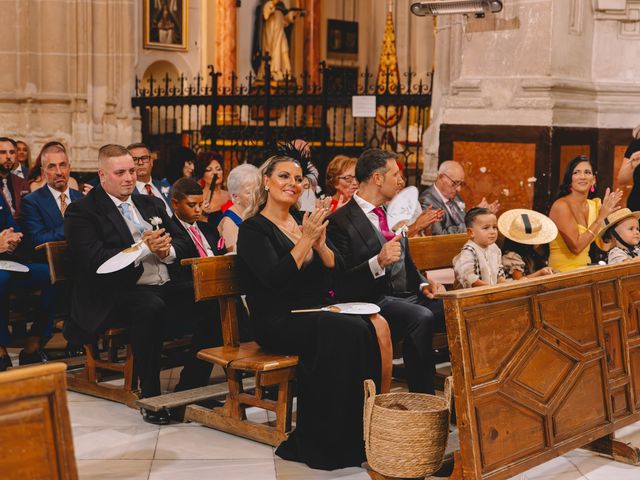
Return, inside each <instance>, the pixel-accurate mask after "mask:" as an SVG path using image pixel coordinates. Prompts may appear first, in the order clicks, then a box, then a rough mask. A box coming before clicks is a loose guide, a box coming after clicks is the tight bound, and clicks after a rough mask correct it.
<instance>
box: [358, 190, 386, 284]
mask: <svg viewBox="0 0 640 480" xmlns="http://www.w3.org/2000/svg"><path fill="white" fill-rule="evenodd" d="M353 199H354V200H355V201H356V203H357V204H358V206H359V207H360V208H361V209H362V211H363V212H364V214H365V215H366V216H367V218H368V219H369V221H370V222H371V224H372V225H373V228H375V229H376V230H377V231H380V220H379V219H378V216H377V215H376V214H375V213H373V209H374V208H376V206H375V205H373V204H372V203H369V202H367V201H366V200H365V199H364V198H361V197H359V196H358V194H357V193H354V194H353ZM369 270H371V274H372V275H373V278H379V277H383V276H384V275H385V273H386V272H385V270H384V268H382V267H381V266H380V263H379V262H378V255H375V256H373V257H371V258H370V259H369Z"/></svg>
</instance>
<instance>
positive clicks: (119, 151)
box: [98, 143, 131, 166]
mask: <svg viewBox="0 0 640 480" xmlns="http://www.w3.org/2000/svg"><path fill="white" fill-rule="evenodd" d="M125 155H129V156H131V154H130V153H129V150H127V149H126V148H124V147H123V146H122V145H116V144H114V143H109V144H107V145H103V146H102V147H100V151H99V152H98V165H100V166H102V165H103V163H104V162H106V161H107V160H109V159H110V158H116V157H124V156H125Z"/></svg>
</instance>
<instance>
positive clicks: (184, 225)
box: [176, 215, 200, 231]
mask: <svg viewBox="0 0 640 480" xmlns="http://www.w3.org/2000/svg"><path fill="white" fill-rule="evenodd" d="M176 218H177V219H178V221H179V222H180V224H181V225H182V226H183V227H184V228H185V229H186V230H189V229H190V228H191V227H193V226H195V227H196V229H197V230H198V231H200V227H198V222H193V223H187V222H185V221H184V220H182V219H181V218H180V217H179V216H178V215H176Z"/></svg>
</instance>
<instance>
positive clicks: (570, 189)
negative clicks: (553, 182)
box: [569, 185, 573, 193]
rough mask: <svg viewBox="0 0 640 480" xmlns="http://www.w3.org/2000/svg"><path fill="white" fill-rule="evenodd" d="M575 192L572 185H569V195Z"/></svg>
mask: <svg viewBox="0 0 640 480" xmlns="http://www.w3.org/2000/svg"><path fill="white" fill-rule="evenodd" d="M571 192H573V188H571V185H569V193H571Z"/></svg>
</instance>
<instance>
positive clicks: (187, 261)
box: [180, 257, 218, 265]
mask: <svg viewBox="0 0 640 480" xmlns="http://www.w3.org/2000/svg"><path fill="white" fill-rule="evenodd" d="M217 258H218V257H194V258H183V259H182V260H180V265H193V264H194V263H211V262H215V261H216V260H215V259H217Z"/></svg>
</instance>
